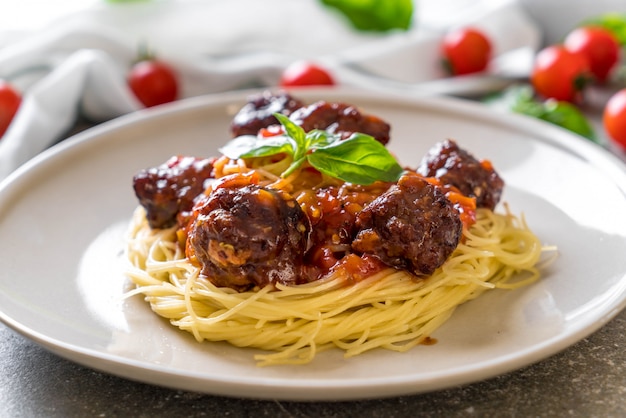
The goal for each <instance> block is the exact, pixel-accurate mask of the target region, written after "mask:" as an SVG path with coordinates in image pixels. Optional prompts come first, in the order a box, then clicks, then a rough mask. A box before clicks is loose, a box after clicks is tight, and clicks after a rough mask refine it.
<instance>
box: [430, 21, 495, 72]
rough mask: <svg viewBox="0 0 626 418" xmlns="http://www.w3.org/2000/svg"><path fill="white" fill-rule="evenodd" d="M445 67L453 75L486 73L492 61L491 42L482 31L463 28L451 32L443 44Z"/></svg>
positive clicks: (445, 37)
mask: <svg viewBox="0 0 626 418" xmlns="http://www.w3.org/2000/svg"><path fill="white" fill-rule="evenodd" d="M441 49H442V54H443V58H444V65H445V67H446V69H447V70H448V71H449V72H450V74H452V75H462V74H471V73H477V72H480V71H484V70H485V69H486V68H487V65H488V64H489V60H491V50H492V48H491V42H490V41H489V38H488V37H487V36H486V35H485V34H484V33H482V32H481V31H479V30H477V29H473V28H462V29H459V30H455V31H452V32H449V33H447V34H446V36H444V38H443V41H442V44H441Z"/></svg>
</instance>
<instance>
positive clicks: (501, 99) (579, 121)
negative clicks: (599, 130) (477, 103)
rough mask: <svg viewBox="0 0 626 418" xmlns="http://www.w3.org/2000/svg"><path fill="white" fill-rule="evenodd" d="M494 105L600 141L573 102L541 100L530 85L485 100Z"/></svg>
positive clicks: (519, 86)
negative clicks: (536, 96)
mask: <svg viewBox="0 0 626 418" xmlns="http://www.w3.org/2000/svg"><path fill="white" fill-rule="evenodd" d="M485 102H486V103H487V104H489V105H491V106H492V107H496V108H501V109H504V110H507V111H512V112H515V113H520V114H523V115H528V116H532V117H535V118H537V119H541V120H544V121H546V122H549V123H552V124H554V125H557V126H560V127H561V128H565V129H567V130H569V131H571V132H574V133H576V134H578V135H581V136H583V137H585V138H587V139H589V140H591V141H593V142H598V139H597V137H596V134H595V131H594V129H593V127H592V126H591V123H590V122H589V121H588V120H587V118H586V117H585V115H584V114H583V113H582V112H581V111H580V110H579V109H578V108H577V107H576V106H575V105H573V104H571V103H569V102H562V101H556V100H546V101H539V100H537V99H536V98H535V96H534V91H533V89H532V87H530V86H529V85H516V86H512V87H509V88H508V89H506V90H504V91H503V92H502V93H501V94H499V95H496V96H492V97H490V98H488V99H487V100H485Z"/></svg>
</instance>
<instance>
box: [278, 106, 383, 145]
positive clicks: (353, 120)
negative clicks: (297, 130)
mask: <svg viewBox="0 0 626 418" xmlns="http://www.w3.org/2000/svg"><path fill="white" fill-rule="evenodd" d="M289 118H290V119H291V120H292V121H293V122H294V123H296V124H297V125H300V126H301V127H302V129H304V130H305V131H306V132H309V131H312V130H313V129H322V130H327V131H329V132H332V133H338V134H342V135H343V136H344V137H346V138H347V137H348V136H350V135H351V134H353V133H355V132H360V133H364V134H367V135H370V136H372V137H374V138H375V139H376V140H377V141H379V142H381V143H382V144H383V145H384V144H387V143H388V142H389V132H390V130H391V128H390V125H389V124H388V123H387V122H385V121H383V120H382V119H380V118H378V117H376V116H372V115H366V114H363V113H361V112H360V111H359V110H358V109H357V108H356V107H354V106H351V105H348V104H343V103H329V102H324V101H320V102H317V103H314V104H312V105H310V106H307V107H303V108H300V109H298V110H296V111H295V112H293V113H292V114H291V116H290V117H289Z"/></svg>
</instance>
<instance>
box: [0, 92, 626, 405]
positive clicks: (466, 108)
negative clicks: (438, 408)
mask: <svg viewBox="0 0 626 418" xmlns="http://www.w3.org/2000/svg"><path fill="white" fill-rule="evenodd" d="M258 91H259V90H245V91H237V92H229V93H226V94H211V95H206V96H200V97H195V98H191V99H185V100H182V101H180V102H178V103H174V104H170V105H164V106H162V107H160V108H153V109H147V110H145V111H139V112H135V113H133V114H129V115H125V116H122V117H120V118H117V119H114V120H111V121H109V122H105V123H103V124H100V125H98V126H96V127H94V128H91V129H88V130H86V131H83V132H81V133H79V134H77V135H75V136H73V137H72V138H69V139H67V140H65V141H63V142H61V143H59V144H57V145H55V146H53V147H51V148H50V149H48V150H46V151H44V152H43V153H41V154H39V155H38V156H36V157H35V158H33V159H31V160H30V161H28V162H27V163H25V164H24V165H22V166H21V167H19V168H18V169H17V170H16V171H15V172H13V173H11V174H10V175H9V176H8V177H7V178H6V179H5V180H3V181H2V182H0V201H2V200H4V194H5V193H7V190H9V191H10V189H11V188H18V189H19V183H20V182H21V181H27V180H28V177H29V176H36V175H37V172H38V171H39V170H42V169H45V167H46V164H51V163H54V160H55V159H56V158H58V157H57V155H59V154H61V155H64V154H65V153H66V152H67V151H66V150H68V149H71V148H74V149H75V150H76V148H75V147H78V148H79V151H80V147H82V146H89V145H90V144H91V143H92V142H96V141H97V140H98V138H102V137H104V140H106V137H107V136H108V135H110V134H111V133H112V132H116V131H118V130H123V129H126V128H127V127H128V126H132V125H136V124H141V123H149V122H150V121H151V120H152V119H156V118H160V117H163V116H164V115H169V116H175V115H177V114H180V113H186V112H189V111H190V110H192V109H200V108H204V107H214V106H217V105H222V104H226V103H231V102H233V101H241V100H244V99H245V97H247V95H249V94H252V93H254V92H258ZM309 93H312V94H313V95H314V96H315V95H317V96H324V95H327V96H334V97H344V98H345V97H348V98H349V99H352V100H359V99H362V100H382V101H391V102H393V103H394V104H400V105H402V106H410V107H412V108H418V107H422V108H428V109H437V110H442V109H445V111H446V113H447V114H450V115H451V116H458V115H463V116H464V117H467V116H469V117H472V118H478V119H479V120H481V121H482V120H487V121H488V122H489V124H494V123H495V124H496V125H498V126H505V127H508V128H512V129H514V130H515V131H516V132H521V133H524V134H528V135H533V136H535V137H537V139H538V140H541V141H548V142H549V143H552V144H553V145H556V146H559V147H561V148H564V149H565V150H566V151H567V152H569V153H573V154H574V155H576V156H577V157H579V158H582V159H583V160H585V161H587V162H588V163H590V164H592V165H593V166H594V167H596V168H601V169H602V170H603V171H604V170H609V171H608V173H607V174H615V173H619V175H620V176H621V180H620V181H619V182H618V183H619V186H620V189H621V190H622V192H623V193H624V194H626V166H625V165H624V163H623V162H622V161H621V160H620V159H619V158H618V157H617V156H615V155H613V154H611V153H610V152H608V151H607V150H605V149H603V148H601V147H599V146H597V145H595V144H592V143H590V142H588V141H587V140H585V139H583V138H582V137H578V136H575V135H573V134H570V133H568V132H565V131H563V130H561V129H560V128H556V127H554V126H552V125H549V124H547V123H545V122H542V121H537V120H534V119H531V118H528V117H525V116H520V115H511V114H502V115H501V117H500V118H498V119H495V118H494V117H493V116H490V114H489V112H485V111H484V110H485V107H484V106H483V105H480V104H478V103H475V102H470V101H466V100H461V99H453V98H447V97H436V98H433V97H428V98H425V97H407V96H405V95H398V94H395V93H390V94H384V95H381V94H380V93H372V92H369V91H365V90H361V89H345V88H341V89H338V88H330V89H314V90H313V89H295V90H293V94H294V95H300V96H306V95H307V94H309ZM81 144H87V145H81ZM600 162H602V163H603V164H600ZM606 162H609V164H606ZM42 167H43V168H42ZM611 177H612V176H611ZM9 195H10V193H9ZM625 277H626V276H625ZM622 281H624V282H625V283H624V286H626V280H624V278H622ZM625 307H626V293H625V292H624V289H622V296H621V298H616V300H615V301H614V303H613V304H612V305H611V306H610V308H611V309H610V310H609V311H608V312H604V314H602V315H599V317H593V318H589V319H588V320H587V321H586V322H585V324H580V325H579V326H578V328H579V329H575V330H571V331H570V332H568V333H566V334H565V335H560V336H559V337H558V338H557V337H553V338H549V339H546V340H544V341H542V342H541V343H540V344H536V345H535V346H533V347H532V349H527V350H524V353H523V355H522V356H521V358H522V359H523V361H522V362H521V363H523V364H522V365H520V355H519V354H516V355H509V356H506V357H507V358H506V359H505V360H504V361H503V360H500V361H498V362H496V363H495V364H491V363H493V361H491V362H488V363H490V367H489V368H484V369H482V368H481V367H479V366H473V367H464V368H463V371H462V373H458V372H455V373H449V374H450V375H448V374H445V375H442V374H441V373H435V372H431V373H419V376H421V378H420V382H419V383H416V382H415V376H416V374H415V373H414V374H409V375H405V376H401V377H394V376H390V377H385V378H376V379H370V380H362V379H358V378H347V379H343V380H341V381H332V382H331V384H330V386H329V383H328V381H326V380H323V379H319V380H313V381H312V380H310V379H295V380H294V379H283V378H276V377H268V378H256V379H252V380H250V379H244V380H241V378H237V379H229V378H227V379H225V378H224V376H221V375H219V376H213V375H211V376H208V375H207V374H206V373H190V372H188V371H185V372H182V371H179V370H171V369H168V368H167V367H163V366H161V365H158V364H153V365H151V367H150V368H146V367H145V366H144V365H142V364H141V363H140V362H138V361H137V360H132V359H128V358H123V357H120V356H116V355H113V354H110V353H103V352H100V351H97V350H93V349H89V348H85V347H80V346H78V345H76V344H68V343H66V342H64V341H61V340H58V339H55V338H51V337H49V336H46V335H45V334H43V333H41V332H40V331H37V330H35V329H31V328H30V327H26V326H23V325H22V324H20V322H19V320H16V319H15V318H11V317H9V316H8V315H6V314H5V313H4V312H3V310H2V308H0V321H2V322H3V323H5V324H6V325H8V326H9V327H10V328H12V329H14V330H15V331H17V332H19V333H20V334H22V335H24V336H25V337H27V338H29V339H31V340H33V341H35V342H36V343H38V344H40V345H41V346H43V347H44V348H46V349H48V350H49V351H52V352H54V353H56V354H58V355H60V356H62V357H64V358H66V359H69V360H72V361H75V362H77V363H80V364H82V365H85V366H88V367H91V368H94V369H98V370H102V371H105V372H108V373H112V374H116V375H118V376H122V377H125V378H129V379H131V380H140V381H142V382H146V383H151V384H155V385H160V386H168V387H173V388H178V389H180V388H182V389H186V390H195V391H198V390H199V391H202V392H206V393H212V394H216V395H226V396H229V395H233V393H235V391H233V390H232V389H230V387H231V386H233V388H238V389H241V387H247V388H248V389H256V390H253V391H252V392H255V393H254V394H252V396H249V397H251V398H263V399H268V398H277V397H278V398H280V399H289V400H328V399H329V396H328V391H329V387H330V388H331V389H337V390H341V391H342V392H341V393H333V397H332V399H337V400H339V399H341V400H353V399H366V398H380V397H386V396H398V395H403V394H414V393H423V392H429V391H434V390H439V389H443V388H447V387H451V386H455V385H458V384H467V383H472V382H476V381H480V380H484V379H487V378H490V377H495V376H497V375H501V374H503V373H506V372H509V371H512V370H516V369H519V368H521V367H523V366H527V365H530V364H533V363H535V362H538V361H540V360H542V359H545V358H547V357H550V356H552V355H554V354H556V353H558V352H559V351H562V350H564V349H566V348H568V347H569V346H571V345H572V344H574V343H576V342H578V341H580V340H581V339H583V338H585V337H586V336H588V335H590V334H592V333H593V332H595V331H597V330H598V329H599V328H601V327H602V326H604V325H605V324H606V323H607V322H608V321H610V320H611V319H612V318H614V317H615V316H616V315H617V314H618V313H619V312H621V311H622V310H623V309H624V308H625ZM480 364H481V365H482V366H483V367H484V365H485V364H484V363H480ZM120 365H124V366H125V367H126V369H127V370H120V369H124V368H120V367H119V366H120ZM116 366H118V367H116ZM112 369H114V371H112ZM136 371H142V372H144V373H145V374H147V375H163V376H164V377H168V376H169V377H173V376H176V377H177V379H173V380H176V381H175V384H174V385H168V384H167V382H164V381H156V382H155V381H152V380H145V379H142V378H139V379H138V378H136V376H135V375H134V373H131V372H136ZM146 372H147V373H146ZM428 375H432V378H433V379H432V380H429V382H428V385H427V387H426V386H425V383H424V380H425V379H424V376H425V377H428ZM181 379H182V380H183V381H185V380H189V385H187V384H185V382H181V381H180V380H181ZM257 380H258V381H257ZM426 380H428V379H426ZM261 381H262V382H261ZM198 383H204V385H203V387H198V386H197V384H198ZM216 383H219V384H221V385H223V384H224V383H228V384H229V385H227V387H226V388H225V389H222V387H220V386H219V385H217V387H216V385H215V384H216ZM260 384H261V385H263V386H264V387H263V388H259V385H260ZM381 386H384V387H383V388H382V389H381ZM276 388H281V389H283V390H284V391H283V392H281V393H280V394H277V393H276V392H275V389H276ZM285 389H286V390H285ZM372 389H381V390H377V391H376V393H372ZM303 390H306V391H307V394H306V395H305V396H303V394H302V391H303ZM364 390H367V391H366V392H367V393H365V394H362V393H361V392H363V391H364ZM277 395H279V396H277ZM247 397H248V396H247Z"/></svg>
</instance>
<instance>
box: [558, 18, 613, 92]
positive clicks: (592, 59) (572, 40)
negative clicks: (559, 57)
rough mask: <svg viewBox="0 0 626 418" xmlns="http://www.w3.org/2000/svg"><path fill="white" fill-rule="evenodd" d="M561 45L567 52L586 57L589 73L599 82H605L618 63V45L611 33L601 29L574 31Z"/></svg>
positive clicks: (592, 28) (579, 29) (590, 28)
mask: <svg viewBox="0 0 626 418" xmlns="http://www.w3.org/2000/svg"><path fill="white" fill-rule="evenodd" d="M563 45H564V46H565V48H566V49H567V50H568V51H571V52H574V53H581V54H583V55H585V56H586V57H587V59H588V60H589V65H590V66H591V72H592V73H593V75H594V76H595V77H596V79H597V80H598V81H599V82H604V81H606V79H607V78H608V76H609V74H610V72H611V70H612V69H613V68H615V65H616V64H617V62H618V61H619V55H620V46H619V43H618V42H617V40H616V39H615V36H614V35H613V34H612V33H611V32H609V31H608V30H606V29H603V28H599V27H581V28H578V29H575V30H574V31H572V32H570V33H569V34H568V35H567V37H566V38H565V42H564V44H563Z"/></svg>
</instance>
